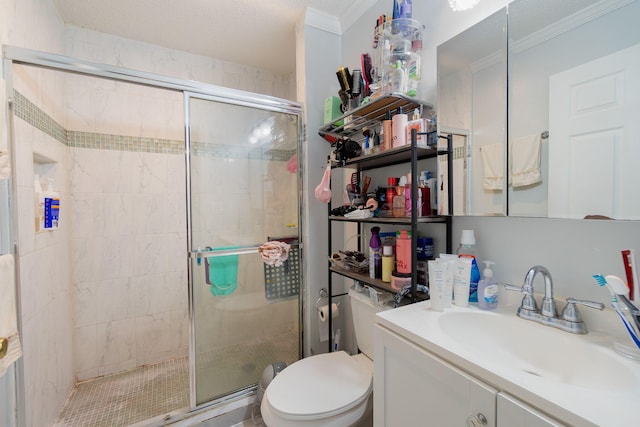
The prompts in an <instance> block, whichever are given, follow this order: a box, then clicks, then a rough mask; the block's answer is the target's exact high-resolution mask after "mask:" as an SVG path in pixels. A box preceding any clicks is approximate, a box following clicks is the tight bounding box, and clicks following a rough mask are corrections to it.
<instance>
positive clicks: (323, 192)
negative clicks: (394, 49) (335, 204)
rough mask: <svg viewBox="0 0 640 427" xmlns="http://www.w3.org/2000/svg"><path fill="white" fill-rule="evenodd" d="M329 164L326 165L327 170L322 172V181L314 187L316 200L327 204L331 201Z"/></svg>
mask: <svg viewBox="0 0 640 427" xmlns="http://www.w3.org/2000/svg"><path fill="white" fill-rule="evenodd" d="M330 185H331V164H328V165H327V169H325V171H324V175H323V176H322V181H320V184H318V186H317V187H316V200H318V201H319V202H322V203H329V202H330V201H331V187H330Z"/></svg>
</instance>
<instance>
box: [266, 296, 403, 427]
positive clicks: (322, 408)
mask: <svg viewBox="0 0 640 427" xmlns="http://www.w3.org/2000/svg"><path fill="white" fill-rule="evenodd" d="M349 297H350V299H351V311H352V313H353V324H354V328H355V333H356V340H357V342H358V348H359V349H360V351H361V352H362V353H361V354H357V355H355V356H350V355H349V354H347V353H346V352H344V351H337V352H333V353H326V354H319V355H316V356H311V357H307V358H305V359H302V360H299V361H297V362H295V363H293V364H292V365H291V366H289V367H287V368H286V369H284V370H283V371H282V372H281V373H280V374H279V375H277V376H276V377H275V378H274V379H273V380H272V381H271V383H270V384H269V385H268V387H267V389H266V390H265V393H264V396H263V398H262V404H261V405H260V410H261V412H262V419H263V420H264V422H265V424H266V425H267V426H268V427H290V426H291V427H293V426H296V427H298V426H304V427H315V426H323V427H327V426H330V427H347V426H371V425H373V393H372V392H373V325H374V323H375V314H376V313H377V312H379V311H382V310H388V309H389V308H391V306H383V307H379V306H377V305H374V304H373V303H372V302H371V301H370V300H369V295H368V294H367V293H359V292H357V291H356V290H354V289H353V288H352V289H350V290H349Z"/></svg>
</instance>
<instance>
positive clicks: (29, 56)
mask: <svg viewBox="0 0 640 427" xmlns="http://www.w3.org/2000/svg"><path fill="white" fill-rule="evenodd" d="M2 55H3V73H4V77H5V80H6V82H7V85H6V86H7V89H6V90H7V94H13V79H12V67H11V66H12V64H20V65H28V66H34V67H40V68H46V69H51V70H54V71H63V72H69V73H74V74H81V75H87V76H93V77H98V78H104V79H108V80H115V81H121V82H128V83H133V84H139V85H143V86H149V87H154V88H162V89H168V90H173V91H177V92H182V93H183V94H184V95H185V103H186V102H187V99H188V98H189V96H190V95H196V96H204V97H206V99H208V100H211V101H216V102H221V103H227V104H233V105H240V106H246V107H254V108H261V109H265V110H269V111H274V112H280V113H289V114H294V115H297V116H299V117H302V104H301V103H299V102H295V101H291V100H287V99H283V98H278V97H274V96H269V95H259V94H255V93H252V92H247V91H243V90H238V89H232V88H227V87H223V86H217V85H213V84H207V83H202V82H196V81H193V80H183V79H178V78H173V77H168V76H163V75H161V74H155V73H150V72H145V71H138V70H133V69H128V68H123V67H117V66H113V65H109V64H102V63H96V62H90V61H84V60H81V59H76V58H73V57H70V56H65V55H59V54H54V53H49V52H43V51H38V50H34V49H27V48H23V47H17V46H11V45H3V46H2ZM8 98H10V99H11V96H8ZM187 115H188V108H186V109H185V126H186V127H188V122H189V120H188V117H187ZM299 123H300V122H299ZM301 127H302V125H299V129H298V151H299V152H301V147H302V135H303V133H302V131H301V130H302V129H301ZM186 133H187V131H186V130H185V134H186ZM188 139H189V138H188V136H187V135H185V144H186V146H185V150H186V153H185V154H186V157H187V158H188V155H189V141H188ZM13 144H14V141H13V138H11V137H10V138H9V149H10V152H11V153H12V155H14V153H15V148H14V146H13ZM300 157H301V156H299V159H298V178H299V179H301V176H302V174H301V168H300V166H299V165H300V163H301V159H300ZM187 161H188V160H187ZM187 175H188V172H187ZM188 181H189V176H187V182H188ZM13 192H14V191H13V190H12V193H13ZM12 197H15V194H14V195H12ZM189 198H190V196H189V193H188V192H187V199H189ZM187 210H188V212H187V215H189V216H190V215H191V212H190V211H191V206H190V203H189V200H187ZM301 214H302V206H300V207H299V216H300V215H301ZM300 218H301V216H300ZM12 221H13V219H12ZM14 227H15V226H14ZM189 233H190V231H189V230H187V234H189ZM12 235H15V234H12ZM298 238H299V242H300V243H299V244H300V246H302V236H298ZM189 240H190V239H189ZM255 250H256V251H257V248H256V249H255ZM191 251H192V248H191V247H188V248H187V254H191ZM190 257H191V255H188V258H190ZM17 286H18V287H19V285H17ZM192 293H193V291H192V284H191V279H190V278H189V314H188V316H189V322H190V330H191V333H190V338H189V339H190V345H189V353H190V354H189V359H190V362H189V364H190V365H191V364H192V363H195V358H194V357H193V356H194V355H193V354H192V352H193V351H194V350H193V349H194V347H195V343H194V340H195V336H194V333H193V329H194V328H193V322H194V316H193V306H192V305H193V303H192V296H193V295H192ZM300 304H302V301H300ZM300 313H302V310H301V309H300ZM300 322H302V315H300ZM301 351H302V350H301V345H300V354H302V353H301ZM189 370H190V372H191V374H190V379H189V395H190V396H189V399H190V409H191V411H196V410H199V409H203V408H206V407H210V406H212V405H215V404H218V403H224V402H228V401H230V400H233V399H236V398H240V397H243V396H248V395H249V394H250V393H252V392H255V390H256V387H255V386H253V387H248V388H246V389H244V390H239V391H236V392H233V393H230V394H229V395H226V396H224V397H221V398H219V399H215V400H212V401H209V402H205V403H203V404H200V405H197V404H196V398H195V393H196V392H195V381H194V378H193V376H194V374H193V372H194V369H192V367H191V366H190V369H189ZM18 376H20V377H22V375H21V373H18ZM18 387H20V386H18ZM23 410H24V408H23V407H22V408H20V409H19V410H18V411H19V412H22V411H23ZM20 418H24V417H23V416H21V417H20Z"/></svg>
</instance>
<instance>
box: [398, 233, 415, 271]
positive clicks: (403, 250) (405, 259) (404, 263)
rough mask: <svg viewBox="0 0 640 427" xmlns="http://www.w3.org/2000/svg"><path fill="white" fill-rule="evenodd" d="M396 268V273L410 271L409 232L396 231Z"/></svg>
mask: <svg viewBox="0 0 640 427" xmlns="http://www.w3.org/2000/svg"><path fill="white" fill-rule="evenodd" d="M396 270H397V271H398V273H411V232H409V231H407V230H400V231H398V232H396Z"/></svg>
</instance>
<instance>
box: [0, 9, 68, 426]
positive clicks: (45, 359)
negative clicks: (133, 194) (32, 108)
mask: <svg viewBox="0 0 640 427" xmlns="http://www.w3.org/2000/svg"><path fill="white" fill-rule="evenodd" d="M0 20H1V24H0V28H2V30H0V43H2V44H9V45H14V46H22V47H29V48H31V49H37V50H44V51H49V52H54V53H64V26H63V23H62V21H61V19H60V17H59V16H58V13H57V11H56V10H55V8H54V7H53V4H52V2H50V1H48V0H25V1H19V2H1V3H0ZM15 85H16V87H18V88H19V89H20V90H21V92H22V93H23V94H25V95H28V96H29V97H30V99H31V100H32V102H35V103H38V104H39V105H42V106H44V108H46V110H47V112H48V113H49V114H50V115H51V116H52V117H54V118H55V119H57V120H60V119H61V118H62V117H63V110H62V106H63V102H64V98H63V96H62V90H61V89H62V88H61V85H60V80H59V78H57V77H53V76H51V74H46V73H45V72H43V71H42V70H29V71H27V70H24V69H22V70H17V72H16V76H15ZM0 90H1V91H2V92H3V93H4V92H5V90H6V82H5V80H4V79H3V80H1V81H0ZM5 109H6V104H5V103H4V102H3V103H2V104H1V106H0V114H1V115H2V117H3V118H4V117H6V110H5ZM15 122H16V127H17V128H20V129H21V130H25V132H23V133H22V135H24V136H25V138H24V139H21V140H20V141H16V142H17V144H16V145H17V146H18V149H17V153H16V156H17V158H18V164H17V166H16V169H17V171H16V184H17V186H18V200H17V204H18V209H19V210H20V211H21V212H22V215H20V217H19V224H18V227H19V230H18V231H19V233H20V231H23V232H22V233H20V234H19V238H18V244H19V249H18V251H19V255H20V256H19V258H18V263H19V272H20V279H21V283H22V288H21V293H22V295H21V307H20V310H21V313H22V317H21V322H22V323H21V333H22V337H21V339H22V344H23V359H22V360H21V361H20V362H19V363H22V366H23V372H24V396H21V397H24V398H23V399H20V397H19V409H20V414H21V415H22V414H24V416H25V418H24V419H21V422H22V423H24V424H25V425H33V426H41V425H51V424H52V423H53V420H54V419H55V417H56V416H57V414H58V412H59V410H60V408H61V407H62V405H63V404H64V402H65V400H66V397H67V395H68V394H69V392H70V391H71V387H72V386H73V382H74V377H73V356H72V354H71V350H70V349H71V347H72V338H71V337H72V333H71V331H72V314H71V313H72V309H71V300H70V297H69V288H68V282H69V275H70V271H69V258H68V253H69V250H68V247H69V233H68V230H67V229H65V228H62V229H61V230H58V231H55V232H51V233H49V232H47V233H42V234H38V235H35V230H34V221H33V218H34V202H33V200H34V199H33V188H34V186H33V174H34V169H38V172H39V173H40V174H41V175H48V176H51V177H54V178H55V183H56V189H57V191H58V192H60V193H61V196H62V197H63V198H65V197H66V195H67V194H68V175H67V172H66V171H67V167H68V155H67V154H66V153H65V152H64V150H59V149H58V147H57V145H58V143H57V141H55V140H53V139H52V138H51V137H49V136H48V135H46V134H44V133H43V132H41V131H36V130H34V129H33V128H31V127H30V126H28V127H27V129H24V128H23V126H24V125H25V124H24V122H22V121H21V120H20V119H16V120H15ZM0 139H1V142H0V146H5V144H6V141H7V128H6V126H1V127H0ZM34 151H36V152H40V153H46V154H47V155H48V157H49V158H50V159H51V160H55V161H56V162H57V163H56V165H55V166H53V164H48V165H47V164H43V163H37V162H34V157H33V152H34ZM62 209H64V207H63V208H62ZM62 212H63V214H64V211H62ZM23 411H24V412H23Z"/></svg>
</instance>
